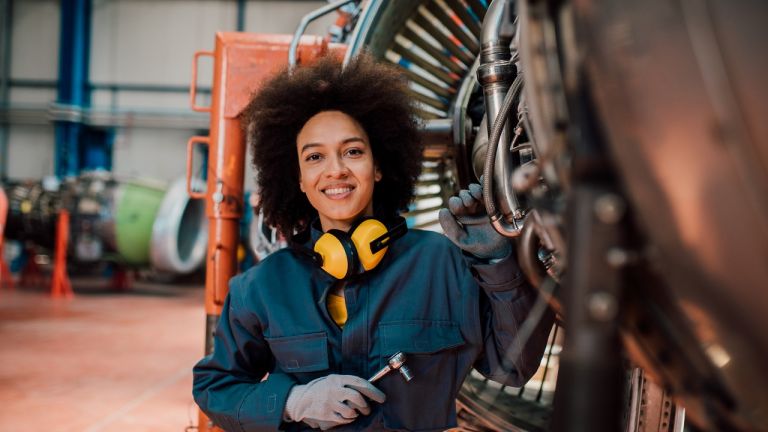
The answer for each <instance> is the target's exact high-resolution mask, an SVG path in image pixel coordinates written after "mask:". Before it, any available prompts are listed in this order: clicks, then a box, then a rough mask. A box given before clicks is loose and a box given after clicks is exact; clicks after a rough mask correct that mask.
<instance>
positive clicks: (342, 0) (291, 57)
mask: <svg viewBox="0 0 768 432" xmlns="http://www.w3.org/2000/svg"><path fill="white" fill-rule="evenodd" d="M353 1H355V0H338V1H335V2H333V3H329V4H327V5H325V6H323V7H321V8H319V9H316V10H314V11H312V12H310V13H308V14H306V15H304V17H303V18H302V19H301V22H300V23H299V26H298V27H297V28H296V31H295V32H294V33H293V40H291V46H290V48H289V49H288V66H289V67H291V68H293V67H295V66H296V50H297V49H298V47H299V40H300V39H301V36H302V35H303V34H304V31H306V29H307V26H308V25H309V23H311V22H312V21H314V20H316V19H318V18H320V17H321V16H324V15H327V14H329V13H331V12H333V11H335V10H336V9H339V8H340V7H342V6H344V5H346V4H349V3H352V2H353Z"/></svg>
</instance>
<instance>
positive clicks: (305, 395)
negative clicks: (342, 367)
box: [284, 375, 387, 430]
mask: <svg viewBox="0 0 768 432" xmlns="http://www.w3.org/2000/svg"><path fill="white" fill-rule="evenodd" d="M363 396H366V397H368V398H369V399H372V400H374V401H376V402H379V403H382V402H384V401H385V400H386V398H387V397H386V395H384V393H382V392H381V390H379V389H377V388H376V387H374V386H373V384H371V383H369V382H368V381H366V380H364V379H363V378H360V377H356V376H353V375H328V376H326V377H323V378H318V379H316V380H313V381H310V382H308V383H307V384H304V385H296V386H294V387H293V388H291V392H290V393H289V394H288V400H287V401H286V403H285V413H284V417H285V419H286V420H288V421H294V422H300V421H303V422H304V423H306V424H308V425H309V426H311V427H312V428H315V429H318V428H319V429H321V430H327V429H330V428H332V427H335V426H339V425H343V424H347V423H352V422H353V421H355V419H356V418H357V416H358V415H359V414H363V415H368V414H370V413H371V408H370V407H369V406H368V402H366V400H365V398H364V397H363Z"/></svg>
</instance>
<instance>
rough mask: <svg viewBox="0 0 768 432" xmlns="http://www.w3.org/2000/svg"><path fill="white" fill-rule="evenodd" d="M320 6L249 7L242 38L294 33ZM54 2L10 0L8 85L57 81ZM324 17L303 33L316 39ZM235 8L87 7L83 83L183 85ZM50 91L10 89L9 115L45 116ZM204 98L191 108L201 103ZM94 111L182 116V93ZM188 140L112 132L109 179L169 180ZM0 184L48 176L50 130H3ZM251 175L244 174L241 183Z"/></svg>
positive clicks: (123, 1)
mask: <svg viewBox="0 0 768 432" xmlns="http://www.w3.org/2000/svg"><path fill="white" fill-rule="evenodd" d="M325 3H326V2H324V1H321V0H312V1H286V0H283V1H248V2H247V4H246V14H245V30H246V31H249V32H258V33H293V32H294V30H295V28H296V26H297V25H298V23H299V20H300V19H301V17H302V16H303V15H304V14H306V13H307V12H310V11H312V10H314V9H316V8H318V7H321V6H323V5H324V4H325ZM59 11H60V9H59V1H58V0H14V1H13V28H12V56H11V79H12V80H14V79H16V80H18V79H35V80H49V81H54V80H55V79H56V77H57V75H58V49H59V28H60V18H61V17H60V13H59ZM334 19H335V15H334V14H331V15H329V16H327V17H325V18H323V19H321V20H319V21H318V22H317V23H315V24H312V25H311V26H310V27H309V29H308V31H307V34H325V31H326V29H327V27H328V26H329V25H330V24H331V23H332V22H333V21H334ZM236 25H237V2H236V1H234V0H93V27H92V39H91V69H90V80H91V82H92V83H95V84H105V83H108V84H134V85H136V84H138V85H153V86H154V85H163V86H174V87H176V86H183V87H186V86H188V85H189V80H190V77H191V63H192V57H193V53H194V52H195V51H197V50H212V49H213V44H214V33H215V32H216V31H235V29H236ZM211 69H212V62H210V61H201V64H200V76H199V79H198V83H199V85H200V86H201V87H210V82H211V79H212V73H211ZM55 98H56V90H55V88H43V89H39V88H34V89H29V88H11V91H10V101H9V103H10V104H11V105H12V106H14V107H38V108H41V109H46V108H47V107H48V105H49V104H50V103H51V102H53V101H55ZM205 102H206V101H205V98H203V99H200V100H199V103H201V104H204V103H205ZM92 105H93V108H94V109H109V108H110V107H115V108H117V109H120V110H128V111H147V110H153V111H160V110H161V111H164V112H171V113H179V114H189V113H191V110H190V109H189V107H188V95H187V94H186V93H156V92H135V91H121V92H118V93H117V94H113V93H111V92H109V91H94V92H93V94H92ZM196 133H197V131H195V130H192V129H190V130H186V129H163V128H153V129H148V128H140V127H127V128H120V129H117V130H116V139H115V145H114V154H113V170H114V171H115V173H117V174H119V175H126V176H133V177H136V176H138V177H150V178H156V179H160V180H166V181H170V180H172V179H174V178H176V177H178V176H181V175H183V174H184V170H185V160H186V141H187V139H188V138H189V137H190V136H192V135H195V134H196ZM8 144H9V148H8V150H9V151H8V156H9V158H8V159H9V163H8V164H7V167H8V176H9V177H11V178H40V177H42V176H45V175H50V174H52V173H53V159H54V156H53V155H54V137H53V126H52V124H47V125H41V126H35V125H21V124H11V125H10V126H9V139H8ZM252 182H253V174H252V173H250V171H249V173H248V174H247V175H246V184H247V185H250V184H252Z"/></svg>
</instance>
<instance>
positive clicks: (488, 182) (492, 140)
mask: <svg viewBox="0 0 768 432" xmlns="http://www.w3.org/2000/svg"><path fill="white" fill-rule="evenodd" d="M522 84H523V77H522V75H518V76H517V77H516V78H515V81H514V82H513V83H512V87H511V88H510V89H509V92H507V95H506V97H504V103H502V105H501V110H500V111H499V114H498V115H497V116H496V119H495V120H494V122H493V128H491V135H490V137H489V138H488V150H487V153H486V155H485V166H484V167H483V176H484V177H483V199H484V201H485V210H486V211H487V212H488V216H490V218H491V221H492V222H494V223H496V222H500V219H501V218H502V217H503V216H502V214H501V213H500V212H499V211H498V210H497V209H496V203H495V202H494V199H493V166H494V163H495V162H496V151H497V150H498V145H499V139H500V138H501V133H502V132H503V131H504V127H505V126H506V124H507V117H508V116H509V111H510V110H511V108H512V105H513V104H514V101H515V100H516V99H517V96H518V95H519V93H520V89H521V88H522ZM514 228H515V229H516V230H517V231H518V233H519V229H518V227H517V226H516V224H515V227H514Z"/></svg>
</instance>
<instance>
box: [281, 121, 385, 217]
mask: <svg viewBox="0 0 768 432" xmlns="http://www.w3.org/2000/svg"><path fill="white" fill-rule="evenodd" d="M296 149H297V151H298V155H299V170H300V179H299V186H300V187H301V191H302V192H304V193H305V194H306V195H307V199H308V200H309V203H310V204H312V207H314V208H315V209H316V210H317V212H318V214H319V216H320V224H321V225H322V227H323V231H328V230H329V229H332V228H335V229H340V230H343V231H347V230H349V227H350V226H351V225H352V223H353V222H354V221H355V219H357V218H358V217H360V216H372V215H373V186H374V183H375V182H377V181H379V180H381V172H380V171H379V169H378V168H377V167H376V164H375V162H374V160H373V152H372V150H371V146H370V143H369V141H368V135H367V134H366V133H365V131H364V130H363V128H362V127H361V126H360V124H359V123H358V122H357V121H355V119H353V118H352V117H350V116H348V115H346V114H344V113H343V112H341V111H323V112H321V113H318V114H316V115H315V116H314V117H312V118H310V119H309V120H308V121H307V123H305V124H304V127H303V128H302V129H301V131H299V135H298V136H297V137H296Z"/></svg>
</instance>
